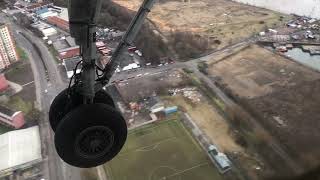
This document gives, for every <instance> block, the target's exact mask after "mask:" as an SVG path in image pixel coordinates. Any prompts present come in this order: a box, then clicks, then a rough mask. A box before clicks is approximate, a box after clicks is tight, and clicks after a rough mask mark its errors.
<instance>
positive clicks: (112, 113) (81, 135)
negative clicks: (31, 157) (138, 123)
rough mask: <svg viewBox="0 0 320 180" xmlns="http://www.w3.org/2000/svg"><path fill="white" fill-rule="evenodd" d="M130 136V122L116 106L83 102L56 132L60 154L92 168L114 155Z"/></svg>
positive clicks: (74, 162)
mask: <svg viewBox="0 0 320 180" xmlns="http://www.w3.org/2000/svg"><path fill="white" fill-rule="evenodd" d="M126 138H127V125H126V122H125V120H124V119H123V117H122V115H121V114H120V113H119V112H118V111H117V110H115V109H114V108H113V107H111V106H109V105H107V104H102V103H93V104H83V105H80V106H79V107H76V108H75V109H73V110H72V111H70V112H69V113H68V114H66V115H65V116H64V117H63V119H62V120H61V122H60V123H59V124H58V126H57V128H56V132H55V146H56V150H57V153H58V154H59V156H60V157H61V158H62V159H63V160H64V161H65V162H67V163H68V164H70V165H73V166H76V167H80V168H91V167H95V166H99V165H102V164H104V163H105V162H107V161H109V160H111V159H112V158H114V157H115V156H116V155H117V154H118V153H119V152H120V150H121V148H122V147H123V145H124V143H125V141H126Z"/></svg>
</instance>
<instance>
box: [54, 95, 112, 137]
mask: <svg viewBox="0 0 320 180" xmlns="http://www.w3.org/2000/svg"><path fill="white" fill-rule="evenodd" d="M69 94H70V95H69ZM93 101H94V103H102V104H107V105H109V106H111V107H115V104H114V101H113V99H112V97H111V96H110V95H109V94H108V93H107V92H105V91H104V90H100V91H98V92H97V93H96V96H95V98H94V100H93ZM81 104H83V98H82V95H80V94H79V93H76V92H74V90H73V89H71V92H68V89H65V90H63V91H62V92H61V93H60V94H58V96H56V97H55V99H54V100H53V102H52V104H51V106H50V111H49V122H50V126H51V128H52V130H53V131H56V128H57V126H58V124H59V123H60V121H61V120H62V118H63V117H64V116H65V115H66V114H68V112H70V111H72V110H73V109H75V108H76V107H78V106H80V105H81Z"/></svg>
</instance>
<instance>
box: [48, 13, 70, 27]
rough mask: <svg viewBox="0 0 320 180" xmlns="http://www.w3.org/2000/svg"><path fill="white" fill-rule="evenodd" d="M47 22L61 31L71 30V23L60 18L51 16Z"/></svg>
mask: <svg viewBox="0 0 320 180" xmlns="http://www.w3.org/2000/svg"><path fill="white" fill-rule="evenodd" d="M47 21H48V22H49V23H50V24H53V25H55V26H57V27H58V28H60V29H63V30H69V22H68V21H66V20H64V19H62V18H59V17H57V16H51V17H48V19H47Z"/></svg>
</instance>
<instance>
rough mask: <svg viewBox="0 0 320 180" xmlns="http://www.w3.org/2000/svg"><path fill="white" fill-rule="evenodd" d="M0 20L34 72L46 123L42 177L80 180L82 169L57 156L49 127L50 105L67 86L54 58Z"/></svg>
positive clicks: (42, 46) (42, 128)
mask: <svg viewBox="0 0 320 180" xmlns="http://www.w3.org/2000/svg"><path fill="white" fill-rule="evenodd" d="M0 18H1V19H2V20H5V21H6V23H8V24H10V27H11V28H12V33H13V36H14V37H15V39H16V43H17V45H18V46H19V47H21V48H22V49H24V50H25V52H26V53H27V54H28V56H29V59H30V64H31V67H32V70H33V74H34V81H35V84H36V96H37V98H36V99H37V105H38V108H39V110H41V111H42V112H43V114H44V119H43V120H42V121H40V124H39V126H40V134H41V138H42V149H43V159H44V163H43V164H44V167H43V176H44V178H45V179H46V180H65V179H70V180H81V174H80V169H78V168H74V167H71V166H69V165H67V164H66V163H64V162H63V161H62V160H61V159H60V157H59V156H58V155H57V153H56V150H55V146H54V133H53V131H52V130H51V127H50V124H49V117H48V112H49V109H50V104H51V102H52V100H53V99H54V97H55V96H56V95H57V94H58V93H59V92H60V91H61V90H63V89H64V88H66V87H67V84H66V83H64V82H63V81H62V77H61V75H60V73H59V71H58V68H57V64H56V62H55V60H54V58H53V57H52V55H51V54H50V52H49V50H48V49H47V47H46V46H45V44H44V43H43V42H42V41H41V39H40V38H38V37H36V36H34V35H33V34H32V33H31V32H29V31H27V30H25V29H24V28H21V27H19V26H17V25H16V24H14V23H12V22H11V21H10V19H9V18H8V17H6V16H4V15H3V14H2V13H1V14H0ZM46 71H47V72H46Z"/></svg>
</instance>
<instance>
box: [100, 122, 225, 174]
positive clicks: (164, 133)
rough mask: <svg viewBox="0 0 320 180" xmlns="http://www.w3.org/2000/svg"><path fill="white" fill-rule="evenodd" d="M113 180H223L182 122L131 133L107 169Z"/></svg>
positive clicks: (157, 124) (142, 128)
mask: <svg viewBox="0 0 320 180" xmlns="http://www.w3.org/2000/svg"><path fill="white" fill-rule="evenodd" d="M105 168H106V170H107V174H108V176H109V178H110V180H221V179H222V177H221V176H220V174H219V172H218V170H217V169H216V168H215V167H214V166H213V165H212V163H211V162H210V160H209V159H208V158H207V156H206V153H205V152H204V151H203V150H202V149H201V147H200V145H199V144H198V143H197V142H196V141H195V140H194V139H193V137H192V136H191V134H190V132H189V131H188V130H187V129H186V128H185V127H184V126H183V124H182V123H181V122H180V121H173V120H171V121H163V122H159V123H156V124H151V125H146V126H143V127H141V128H138V129H135V130H132V131H130V132H129V134H128V139H127V143H126V145H125V147H124V148H123V150H122V152H120V154H119V155H118V156H117V157H116V158H115V159H114V160H112V161H111V162H109V163H107V164H106V165H105Z"/></svg>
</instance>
